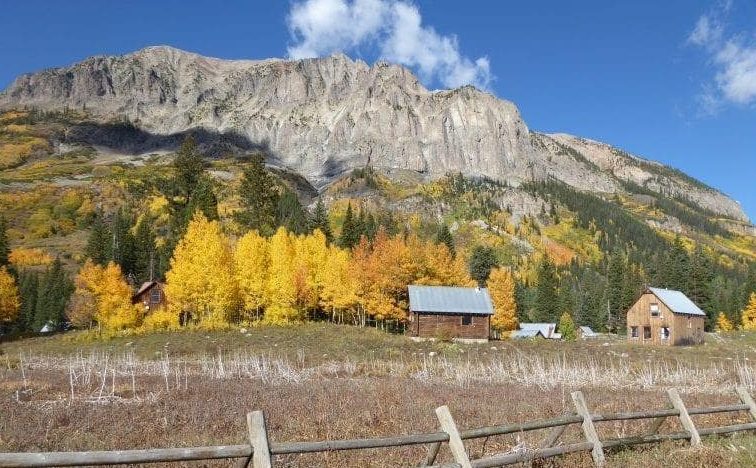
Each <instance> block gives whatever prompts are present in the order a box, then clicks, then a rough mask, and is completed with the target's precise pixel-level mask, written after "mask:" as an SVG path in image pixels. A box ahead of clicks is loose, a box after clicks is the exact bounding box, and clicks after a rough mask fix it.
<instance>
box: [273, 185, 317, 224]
mask: <svg viewBox="0 0 756 468" xmlns="http://www.w3.org/2000/svg"><path fill="white" fill-rule="evenodd" d="M276 225H277V226H283V227H285V228H286V229H287V230H289V231H290V232H293V233H295V234H305V233H306V232H308V228H309V223H308V220H307V213H306V212H305V210H304V208H302V204H301V203H299V199H298V198H297V195H296V194H295V193H294V192H292V191H291V190H288V189H286V190H284V192H283V193H282V194H281V196H280V197H279V198H278V206H277V207H276Z"/></svg>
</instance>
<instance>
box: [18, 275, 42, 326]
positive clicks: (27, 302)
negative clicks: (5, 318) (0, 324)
mask: <svg viewBox="0 0 756 468" xmlns="http://www.w3.org/2000/svg"><path fill="white" fill-rule="evenodd" d="M38 288H39V273H37V272H36V271H25V272H24V273H22V274H21V278H20V280H19V294H20V296H21V309H20V311H19V320H18V326H17V328H18V331H33V330H34V328H33V325H34V314H35V312H36V310H37V297H38V294H39V292H38Z"/></svg>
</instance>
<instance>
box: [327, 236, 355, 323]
mask: <svg viewBox="0 0 756 468" xmlns="http://www.w3.org/2000/svg"><path fill="white" fill-rule="evenodd" d="M350 262H351V258H350V255H349V251H347V250H344V249H340V248H338V247H336V246H335V245H331V246H330V247H329V248H328V253H327V255H326V258H325V263H324V265H323V268H321V269H320V274H321V282H322V287H323V289H322V291H321V294H320V306H321V307H322V308H323V309H324V310H326V311H328V312H330V313H331V315H332V317H334V318H335V314H336V311H343V310H346V309H352V308H353V307H354V306H355V305H356V304H357V300H358V297H357V279H356V278H355V276H354V275H352V274H351V270H350Z"/></svg>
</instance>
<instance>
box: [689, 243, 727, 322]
mask: <svg viewBox="0 0 756 468" xmlns="http://www.w3.org/2000/svg"><path fill="white" fill-rule="evenodd" d="M713 267H714V265H713V264H712V262H711V260H710V259H709V257H708V256H707V255H706V252H704V250H703V248H701V246H700V245H697V246H696V248H695V249H694V250H693V254H692V255H691V257H690V275H689V276H688V285H687V294H688V297H689V298H690V300H692V301H693V302H694V303H696V304H697V305H698V306H699V307H700V308H702V309H704V311H705V312H706V329H707V330H713V329H714V326H715V325H716V320H717V316H718V315H719V312H720V311H716V310H711V309H710V308H709V307H708V306H709V302H710V298H709V285H710V284H711V282H712V280H713V279H714V270H713Z"/></svg>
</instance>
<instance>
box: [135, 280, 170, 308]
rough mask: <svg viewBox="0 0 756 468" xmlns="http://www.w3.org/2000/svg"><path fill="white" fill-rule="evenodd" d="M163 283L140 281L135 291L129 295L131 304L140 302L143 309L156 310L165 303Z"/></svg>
mask: <svg viewBox="0 0 756 468" xmlns="http://www.w3.org/2000/svg"><path fill="white" fill-rule="evenodd" d="M164 286H165V285H164V284H163V283H161V282H159V281H147V282H144V283H142V286H140V287H139V289H138V290H137V292H136V293H134V295H133V296H132V297H131V302H132V303H133V304H142V305H143V306H144V308H145V311H148V312H149V311H154V310H157V309H159V308H161V307H163V306H165V304H166V300H165V292H164V291H163V289H164Z"/></svg>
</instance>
